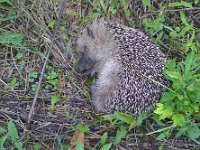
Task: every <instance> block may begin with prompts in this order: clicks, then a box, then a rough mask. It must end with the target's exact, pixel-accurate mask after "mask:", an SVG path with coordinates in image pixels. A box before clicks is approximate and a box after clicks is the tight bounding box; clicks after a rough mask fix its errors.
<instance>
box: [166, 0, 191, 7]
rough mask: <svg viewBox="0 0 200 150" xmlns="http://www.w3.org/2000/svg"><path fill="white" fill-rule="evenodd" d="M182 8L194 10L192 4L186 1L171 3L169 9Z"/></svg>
mask: <svg viewBox="0 0 200 150" xmlns="http://www.w3.org/2000/svg"><path fill="white" fill-rule="evenodd" d="M181 6H184V7H189V8H192V5H191V4H190V3H187V2H184V1H181V2H174V3H169V7H181Z"/></svg>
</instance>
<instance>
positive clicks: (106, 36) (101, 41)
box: [77, 22, 116, 76]
mask: <svg viewBox="0 0 200 150" xmlns="http://www.w3.org/2000/svg"><path fill="white" fill-rule="evenodd" d="M115 51H116V43H114V40H113V36H112V34H110V32H109V31H108V30H107V29H106V28H105V24H104V22H98V23H97V22H93V23H92V24H90V25H89V26H87V27H86V28H85V29H84V30H83V32H82V34H81V36H80V37H79V39H78V40H77V52H78V55H79V60H78V66H77V71H79V72H82V73H89V74H90V75H91V76H94V75H95V74H98V72H99V70H100V69H101V68H103V66H104V65H105V64H106V62H107V61H108V59H109V58H111V57H113V56H114V55H115V54H114V53H115Z"/></svg>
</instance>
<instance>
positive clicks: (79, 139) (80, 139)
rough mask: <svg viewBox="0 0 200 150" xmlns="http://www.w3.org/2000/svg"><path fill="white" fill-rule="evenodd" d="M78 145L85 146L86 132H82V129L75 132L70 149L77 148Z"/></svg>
mask: <svg viewBox="0 0 200 150" xmlns="http://www.w3.org/2000/svg"><path fill="white" fill-rule="evenodd" d="M77 145H83V146H84V132H81V131H80V130H77V131H75V132H74V135H73V137H72V139H71V141H70V145H69V148H68V150H76V146H77Z"/></svg>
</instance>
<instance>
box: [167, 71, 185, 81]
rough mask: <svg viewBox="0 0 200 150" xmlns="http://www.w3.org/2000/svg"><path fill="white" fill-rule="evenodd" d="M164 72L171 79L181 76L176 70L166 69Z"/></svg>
mask: <svg viewBox="0 0 200 150" xmlns="http://www.w3.org/2000/svg"><path fill="white" fill-rule="evenodd" d="M165 73H166V74H167V76H168V77H170V78H171V79H180V78H181V74H180V73H179V72H176V71H168V70H166V71H165Z"/></svg>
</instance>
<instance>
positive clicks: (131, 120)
mask: <svg viewBox="0 0 200 150" xmlns="http://www.w3.org/2000/svg"><path fill="white" fill-rule="evenodd" d="M114 115H115V116H116V117H117V119H119V120H121V121H123V122H125V123H127V124H129V125H131V124H135V123H136V122H135V119H134V117H133V116H132V115H128V114H124V113H121V112H115V113H114Z"/></svg>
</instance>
